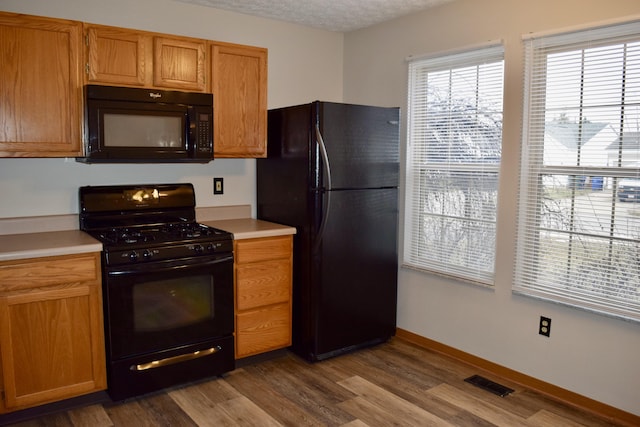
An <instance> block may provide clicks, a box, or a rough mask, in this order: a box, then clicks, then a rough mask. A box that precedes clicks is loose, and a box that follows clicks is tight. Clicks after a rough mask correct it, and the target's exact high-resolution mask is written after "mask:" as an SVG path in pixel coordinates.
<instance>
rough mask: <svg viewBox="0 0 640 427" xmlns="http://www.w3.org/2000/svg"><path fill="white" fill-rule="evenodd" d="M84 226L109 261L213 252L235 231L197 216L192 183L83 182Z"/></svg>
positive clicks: (227, 245) (228, 246) (228, 248)
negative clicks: (109, 183)
mask: <svg viewBox="0 0 640 427" xmlns="http://www.w3.org/2000/svg"><path fill="white" fill-rule="evenodd" d="M79 202H80V229H81V230H83V231H85V232H87V233H89V234H90V235H91V236H93V237H95V238H96V239H98V240H99V241H100V242H102V244H103V255H104V260H105V263H106V265H120V264H132V263H139V262H150V261H167V260H175V259H180V258H193V257H199V256H213V255H217V254H220V253H223V252H229V253H230V252H232V251H233V235H232V234H231V233H229V232H227V231H223V230H219V229H217V228H213V227H209V226H207V225H205V224H200V223H198V222H196V220H195V192H194V189H193V185H191V184H145V185H114V186H97V187H91V186H87V187H80V191H79Z"/></svg>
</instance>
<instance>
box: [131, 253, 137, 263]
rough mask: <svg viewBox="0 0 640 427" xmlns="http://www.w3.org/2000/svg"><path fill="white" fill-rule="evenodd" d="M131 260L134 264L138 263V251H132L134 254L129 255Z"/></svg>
mask: <svg viewBox="0 0 640 427" xmlns="http://www.w3.org/2000/svg"><path fill="white" fill-rule="evenodd" d="M129 260H131V261H132V262H136V261H138V252H136V251H132V252H131V253H130V254H129Z"/></svg>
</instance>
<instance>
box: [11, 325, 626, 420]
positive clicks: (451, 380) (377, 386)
mask: <svg viewBox="0 0 640 427" xmlns="http://www.w3.org/2000/svg"><path fill="white" fill-rule="evenodd" d="M474 374H480V375H482V376H485V377H487V378H489V379H492V380H494V381H496V382H499V383H500V384H502V385H505V386H507V387H510V388H512V389H514V390H515V392H514V393H512V394H510V395H508V396H506V397H499V396H496V395H494V394H492V393H490V392H487V391H485V390H483V389H480V388H478V387H476V386H474V385H471V384H469V383H466V382H464V381H463V380H464V378H467V377H469V376H471V375H474ZM14 425H15V426H20V427H27V426H90V427H101V426H134V427H143V426H154V427H156V426H172V427H175V426H349V427H360V426H393V425H396V426H431V425H434V426H444V425H446V426H494V425H497V426H554V427H556V426H615V425H616V424H615V423H612V422H611V421H607V420H603V419H600V418H598V417H596V416H594V415H592V414H590V413H588V412H585V411H581V410H578V409H575V408H573V407H571V406H568V405H565V404H562V403H560V402H556V401H554V400H552V399H550V398H548V397H545V396H544V395H541V394H539V393H536V392H534V391H531V390H527V389H523V388H522V387H521V386H518V385H517V384H512V383H509V382H507V381H505V380H501V379H499V378H492V377H491V376H490V375H488V374H486V373H482V372H478V370H476V369H474V368H473V367H470V366H467V365H464V364H461V363H459V362H456V361H453V360H451V359H449V358H447V357H445V356H442V355H439V354H437V353H433V352H430V351H428V350H424V349H422V348H419V347H417V346H414V345H413V344H411V343H408V342H406V341H403V340H401V339H397V338H396V339H393V340H391V341H390V342H388V343H386V344H382V345H379V346H377V347H374V348H370V349H366V350H361V351H359V352H356V353H352V354H348V355H344V356H340V357H336V358H333V359H329V360H326V361H323V362H320V363H315V364H309V363H307V362H305V361H303V360H302V359H299V358H298V357H296V356H294V355H292V354H289V353H285V354H284V355H283V356H281V357H278V358H276V359H272V360H269V361H266V362H260V363H256V364H252V365H248V366H244V367H242V368H238V369H236V370H234V371H233V372H230V373H229V374H226V375H225V376H224V377H223V378H218V379H212V380H208V381H203V382H199V383H195V384H190V385H187V386H182V387H176V388H173V389H169V390H165V391H164V392H161V393H155V394H152V395H148V396H144V397H141V398H137V399H132V400H128V401H125V402H121V403H107V404H103V405H92V406H85V407H82V408H79V409H74V410H71V411H67V412H62V413H57V414H52V415H47V416H45V417H41V418H38V419H33V420H29V421H23V422H21V423H18V424H14Z"/></svg>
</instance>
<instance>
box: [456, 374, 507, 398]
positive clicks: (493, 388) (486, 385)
mask: <svg viewBox="0 0 640 427" xmlns="http://www.w3.org/2000/svg"><path fill="white" fill-rule="evenodd" d="M465 381H466V382H468V383H471V384H473V385H475V386H478V387H480V388H482V389H484V390H487V391H490V392H491V393H493V394H497V395H498V396H500V397H505V396H506V395H507V394H509V393H513V391H514V390H512V389H510V388H509V387H505V386H503V385H502V384H498V383H495V382H493V381H491V380H488V379H486V378H484V377H481V376H480V375H474V376H472V377H469V378H465Z"/></svg>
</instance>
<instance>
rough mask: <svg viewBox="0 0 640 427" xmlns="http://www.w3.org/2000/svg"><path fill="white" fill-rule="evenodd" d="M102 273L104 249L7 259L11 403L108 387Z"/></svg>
mask: <svg viewBox="0 0 640 427" xmlns="http://www.w3.org/2000/svg"><path fill="white" fill-rule="evenodd" d="M31 266H32V267H33V268H31ZM99 272H100V269H99V254H91V255H86V256H70V257H55V258H43V259H38V260H27V261H20V262H8V263H3V264H2V265H0V358H1V360H2V365H1V366H2V375H1V378H2V379H3V386H4V407H5V408H6V410H17V409H23V408H27V407H31V406H35V405H39V404H43V403H48V402H53V401H57V400H62V399H66V398H70V397H74V396H78V395H81V394H85V393H91V392H95V391H99V390H104V389H105V388H106V374H105V356H104V333H103V321H102V303H101V288H100V282H99V280H98V279H97V276H99V274H100V273H99Z"/></svg>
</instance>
